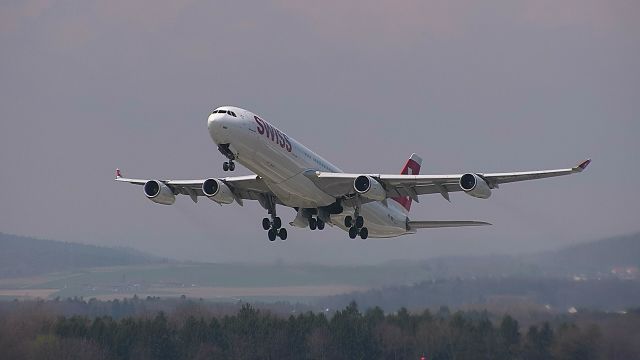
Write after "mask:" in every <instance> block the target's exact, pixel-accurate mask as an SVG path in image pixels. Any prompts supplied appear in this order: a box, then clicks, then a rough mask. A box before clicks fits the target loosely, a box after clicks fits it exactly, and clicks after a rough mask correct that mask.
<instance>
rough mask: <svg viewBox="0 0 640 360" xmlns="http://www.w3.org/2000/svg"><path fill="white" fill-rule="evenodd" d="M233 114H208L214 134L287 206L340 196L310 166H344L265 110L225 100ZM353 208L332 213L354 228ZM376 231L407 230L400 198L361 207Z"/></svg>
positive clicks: (384, 234)
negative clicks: (262, 113) (311, 174)
mask: <svg viewBox="0 0 640 360" xmlns="http://www.w3.org/2000/svg"><path fill="white" fill-rule="evenodd" d="M220 109H226V110H231V111H233V112H234V114H235V115H236V116H235V117H233V116H231V115H229V114H221V113H214V114H211V115H210V116H209V118H208V122H207V125H208V129H209V135H210V136H211V138H212V139H213V141H214V142H215V143H216V144H218V145H221V144H229V149H230V150H231V151H232V152H233V154H234V157H235V159H236V160H237V161H238V162H239V163H240V164H242V165H244V166H245V167H246V168H248V169H249V170H251V171H253V172H254V173H255V174H257V175H258V176H260V177H261V178H262V179H263V181H264V182H265V183H266V185H267V186H268V187H269V189H270V190H271V191H272V192H273V193H274V194H275V195H276V196H277V197H278V199H279V200H280V202H282V203H283V204H284V205H286V206H290V207H297V208H300V209H305V208H307V209H315V208H319V207H323V206H328V205H331V204H333V203H334V202H335V201H336V199H335V198H334V197H333V196H330V195H328V194H326V193H325V192H324V191H322V190H321V189H320V188H318V187H317V186H316V185H315V184H314V183H313V182H312V181H311V180H310V179H309V178H307V176H305V175H304V172H305V171H308V170H313V171H325V172H342V170H340V169H339V168H338V167H336V166H335V165H333V164H331V163H330V162H328V161H327V160H325V159H323V158H322V157H321V156H319V155H317V154H316V153H314V152H313V151H311V150H309V149H308V148H307V147H305V146H304V145H302V144H301V143H299V142H297V141H296V140H294V139H293V138H291V137H289V136H287V135H286V134H285V133H283V132H282V131H280V130H279V129H277V128H275V127H274V126H273V125H271V124H270V123H268V122H267V121H265V120H264V119H262V118H260V117H259V116H257V115H255V114H253V113H251V112H249V111H247V110H243V109H240V108H237V107H230V106H224V107H221V108H220ZM353 213H354V209H353V208H348V207H345V208H344V212H343V213H342V214H338V215H331V224H332V225H335V226H338V227H339V228H341V229H343V230H345V231H348V228H347V227H346V226H345V225H344V217H345V216H347V215H353ZM360 214H361V215H362V216H363V218H364V219H365V222H366V226H367V228H368V229H369V236H370V237H394V236H399V235H404V234H407V233H414V231H407V226H406V224H407V214H406V213H404V212H403V210H402V209H401V208H400V206H399V205H397V204H396V203H395V201H388V202H385V203H382V202H369V203H366V204H363V205H362V206H361V208H360Z"/></svg>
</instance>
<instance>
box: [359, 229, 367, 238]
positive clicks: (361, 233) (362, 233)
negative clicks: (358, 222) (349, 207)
mask: <svg viewBox="0 0 640 360" xmlns="http://www.w3.org/2000/svg"><path fill="white" fill-rule="evenodd" d="M368 237H369V229H367V228H366V227H363V228H362V229H360V238H361V239H362V240H366V239H367V238H368Z"/></svg>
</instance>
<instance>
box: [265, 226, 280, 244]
mask: <svg viewBox="0 0 640 360" xmlns="http://www.w3.org/2000/svg"><path fill="white" fill-rule="evenodd" d="M267 235H268V236H269V241H275V240H276V236H278V231H277V230H276V229H273V228H272V229H269V231H268V232H267Z"/></svg>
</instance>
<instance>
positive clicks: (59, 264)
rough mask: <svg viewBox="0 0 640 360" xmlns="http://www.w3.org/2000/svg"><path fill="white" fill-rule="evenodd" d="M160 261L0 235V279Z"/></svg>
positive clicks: (125, 252)
mask: <svg viewBox="0 0 640 360" xmlns="http://www.w3.org/2000/svg"><path fill="white" fill-rule="evenodd" d="M161 260H162V259H160V258H158V257H154V256H151V255H147V254H144V253H142V252H139V251H137V250H133V249H129V248H108V247H102V246H94V245H84V244H77V243H69V242H62V241H53V240H40V239H33V238H29V237H23V236H16V235H9V234H4V233H0V278H8V277H21V276H30V275H36V274H43V273H49V272H55V271H63V270H70V269H77V268H87V267H99V266H114V265H135V264H148V263H155V262H160V261H161Z"/></svg>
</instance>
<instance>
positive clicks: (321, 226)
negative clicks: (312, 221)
mask: <svg viewBox="0 0 640 360" xmlns="http://www.w3.org/2000/svg"><path fill="white" fill-rule="evenodd" d="M316 225H317V226H318V230H324V221H322V220H320V219H318V221H317V224H316Z"/></svg>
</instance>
